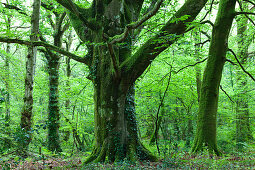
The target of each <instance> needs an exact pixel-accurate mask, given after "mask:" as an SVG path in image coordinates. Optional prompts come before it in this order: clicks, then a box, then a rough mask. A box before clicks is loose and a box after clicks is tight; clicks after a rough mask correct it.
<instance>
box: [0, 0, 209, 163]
mask: <svg viewBox="0 0 255 170" xmlns="http://www.w3.org/2000/svg"><path fill="white" fill-rule="evenodd" d="M56 1H57V2H58V3H59V4H61V5H62V6H64V7H65V8H66V10H67V12H68V16H69V18H70V20H71V23H72V26H73V27H74V29H75V30H76V33H77V34H78V36H79V37H80V39H81V40H82V41H84V42H90V43H88V45H87V48H88V52H87V54H86V55H85V57H79V56H76V55H74V54H71V53H69V52H67V51H64V50H63V49H61V48H59V47H56V46H53V45H50V44H47V43H45V42H39V41H37V42H35V41H34V42H29V41H22V40H18V39H8V38H3V37H0V41H1V42H7V43H19V44H25V45H29V46H31V45H35V46H44V47H47V48H48V49H51V50H55V51H57V52H60V53H62V54H64V55H67V56H69V57H70V58H72V59H74V60H76V61H79V62H82V63H84V64H86V65H87V66H88V67H89V69H90V75H89V76H88V78H89V79H90V80H91V81H92V82H93V84H94V108H95V109H94V115H95V146H94V150H93V152H92V154H91V156H90V157H89V159H88V160H87V162H91V161H94V162H99V161H100V162H102V161H109V162H113V161H121V160H123V159H124V158H126V159H128V160H130V161H136V160H151V161H155V160H156V157H155V156H153V155H151V154H150V153H149V151H148V150H147V149H146V148H145V147H144V146H143V145H142V143H141V142H140V141H139V139H138V135H137V125H136V118H135V109H134V87H133V85H134V82H135V81H136V79H137V78H138V77H139V76H141V74H142V73H143V72H144V71H145V70H146V68H147V67H148V66H149V65H150V64H151V62H152V61H153V60H154V59H155V58H156V57H157V56H158V55H159V54H160V53H161V52H163V51H164V50H165V49H167V48H168V47H169V46H170V45H171V44H173V43H174V42H175V41H176V40H177V39H178V38H179V37H180V36H182V35H183V34H184V33H185V32H187V31H188V30H190V29H187V28H188V25H189V23H190V22H192V21H193V20H194V19H195V18H196V16H197V15H198V14H199V12H200V11H201V10H202V8H203V7H204V6H205V4H206V2H207V0H186V1H185V3H184V4H183V6H182V7H181V8H180V9H179V10H178V11H177V12H176V13H175V14H174V15H173V16H172V18H171V19H170V20H169V21H167V22H166V23H165V25H164V26H163V27H162V28H161V30H160V31H159V32H158V33H157V34H155V35H154V36H152V37H151V38H150V39H149V40H148V41H147V42H145V43H144V44H143V45H142V46H141V47H140V48H139V49H138V50H136V51H135V52H133V51H132V46H133V43H134V40H135V38H136V37H137V35H138V34H139V32H140V30H141V29H142V24H143V23H144V22H145V21H146V20H148V19H149V18H150V17H152V16H153V15H155V14H156V13H157V11H158V10H159V8H160V6H161V4H162V3H163V0H158V1H156V0H152V2H151V7H150V8H149V10H148V11H147V12H146V13H145V14H143V13H141V9H142V6H143V4H144V0H93V2H92V3H91V6H90V7H89V8H82V7H80V6H78V5H77V4H75V3H74V2H73V1H71V0H56ZM183 16H185V17H183ZM180 18H181V19H180Z"/></svg>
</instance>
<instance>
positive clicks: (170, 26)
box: [120, 0, 207, 81]
mask: <svg viewBox="0 0 255 170" xmlns="http://www.w3.org/2000/svg"><path fill="white" fill-rule="evenodd" d="M206 2H207V0H187V1H186V2H185V3H184V5H183V6H182V7H181V8H180V9H179V10H178V11H177V12H176V13H175V15H174V16H173V17H172V18H171V19H170V20H169V21H168V22H167V23H166V25H165V26H164V27H163V28H162V29H161V30H160V33H159V34H156V35H155V36H154V37H152V38H150V39H149V40H148V41H147V42H146V43H145V44H144V45H143V46H142V47H141V48H140V49H139V50H138V51H137V52H136V53H135V54H134V55H133V56H132V57H130V58H128V59H127V60H126V61H124V62H123V63H122V64H121V66H120V67H121V69H122V70H123V69H124V71H125V73H126V74H127V75H128V76H129V77H130V81H135V80H136V79H137V78H138V77H139V76H140V75H141V74H142V73H143V72H144V70H146V68H147V67H148V66H149V65H150V64H151V62H152V61H153V60H154V59H155V58H156V57H157V56H158V55H159V54H160V53H161V52H163V51H164V50H165V49H167V48H168V47H169V46H170V45H172V44H173V43H174V42H176V40H177V39H178V38H179V37H180V36H182V35H183V34H184V33H185V32H186V30H187V27H188V25H187V23H189V22H192V21H193V20H194V19H195V18H196V16H197V15H198V14H199V12H200V11H201V10H202V8H203V7H204V6H205V4H206ZM183 16H188V18H187V19H185V20H180V21H178V18H181V17H183Z"/></svg>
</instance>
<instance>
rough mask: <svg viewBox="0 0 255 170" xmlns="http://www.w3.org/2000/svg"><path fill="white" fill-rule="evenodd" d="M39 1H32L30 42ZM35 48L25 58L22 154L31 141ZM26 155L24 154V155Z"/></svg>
mask: <svg viewBox="0 0 255 170" xmlns="http://www.w3.org/2000/svg"><path fill="white" fill-rule="evenodd" d="M40 5H41V1H40V0H34V4H33V13H32V17H31V35H30V40H31V41H32V42H33V41H37V40H38V33H39V18H40ZM36 53H37V47H36V46H30V47H28V55H27V57H26V59H27V61H26V78H25V96H24V106H23V108H22V111H21V122H20V127H21V131H22V133H23V139H21V140H20V141H19V147H20V150H21V151H22V152H24V153H25V152H26V151H27V149H28V146H29V143H30V142H31V140H32V127H31V126H32V116H33V85H34V74H35V64H36ZM25 155H26V153H25Z"/></svg>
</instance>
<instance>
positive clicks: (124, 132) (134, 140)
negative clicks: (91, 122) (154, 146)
mask: <svg viewBox="0 0 255 170" xmlns="http://www.w3.org/2000/svg"><path fill="white" fill-rule="evenodd" d="M115 50H116V54H123V55H124V54H127V53H130V51H125V49H121V48H117V47H116V49H115ZM106 55H108V57H106ZM95 58H97V59H95ZM120 58H121V57H120ZM93 61H96V62H94V63H93V64H92V65H93V66H92V67H91V68H93V69H91V75H90V77H91V78H92V81H93V84H94V104H95V110H94V115H95V146H94V151H93V153H92V155H91V156H90V158H89V159H88V160H87V161H86V162H91V161H94V162H104V161H106V160H107V161H109V162H114V161H122V160H124V158H126V159H128V160H130V161H135V160H137V159H139V160H145V159H148V160H151V161H154V160H156V158H155V157H154V156H152V155H151V154H150V153H149V152H148V150H147V149H145V148H144V147H143V145H142V144H141V142H140V141H139V139H138V135H137V124H136V118H135V109H134V88H133V87H132V84H131V83H130V82H128V79H127V78H126V77H125V75H122V76H121V77H119V76H118V75H116V74H115V73H114V70H113V69H114V68H113V65H112V64H111V62H112V60H111V57H110V54H109V52H108V49H107V48H106V47H105V46H101V47H98V48H95V49H94V60H93ZM109 66H110V67H109ZM93 71H94V72H93Z"/></svg>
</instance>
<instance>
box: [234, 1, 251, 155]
mask: <svg viewBox="0 0 255 170" xmlns="http://www.w3.org/2000/svg"><path fill="white" fill-rule="evenodd" d="M243 5H246V6H245V9H246V8H247V7H248V6H247V4H246V3H244V4H243ZM247 24H248V19H247V18H246V17H245V16H239V17H238V18H237V36H238V41H237V42H238V57H239V59H241V60H240V61H241V64H242V65H245V64H246V63H247V58H248V47H249V45H250V43H249V38H247V33H246V31H247ZM236 74H237V82H236V84H237V87H236V91H237V96H236V143H237V149H238V150H242V149H243V143H245V142H249V141H250V140H252V139H253V137H252V135H251V129H250V120H249V117H250V114H249V106H248V99H249V97H248V95H247V93H246V90H247V78H246V74H245V73H244V72H243V71H242V70H241V68H240V67H238V68H237V73H236Z"/></svg>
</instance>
